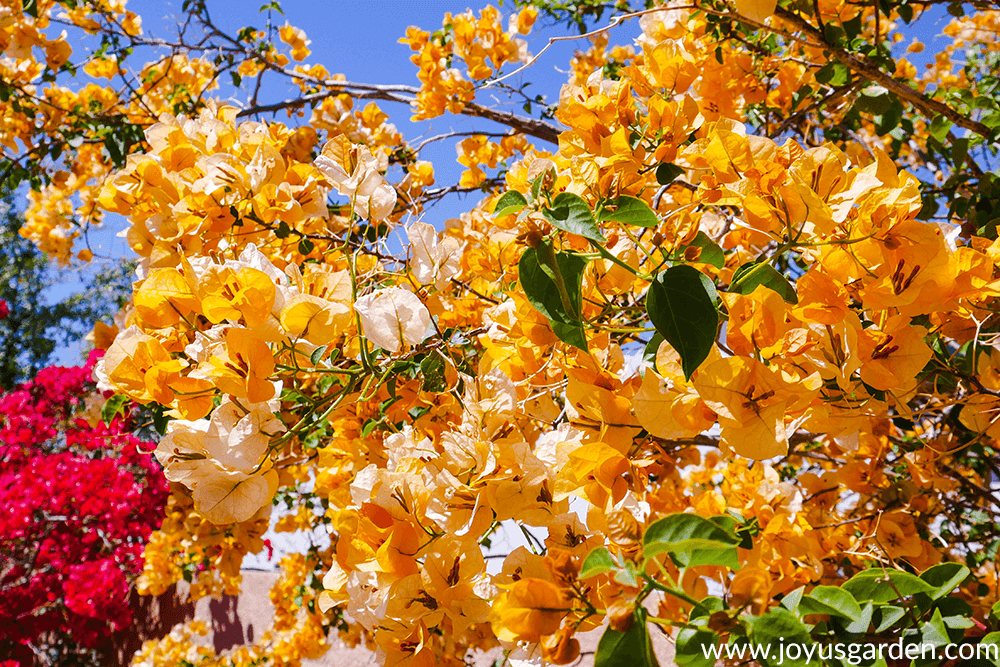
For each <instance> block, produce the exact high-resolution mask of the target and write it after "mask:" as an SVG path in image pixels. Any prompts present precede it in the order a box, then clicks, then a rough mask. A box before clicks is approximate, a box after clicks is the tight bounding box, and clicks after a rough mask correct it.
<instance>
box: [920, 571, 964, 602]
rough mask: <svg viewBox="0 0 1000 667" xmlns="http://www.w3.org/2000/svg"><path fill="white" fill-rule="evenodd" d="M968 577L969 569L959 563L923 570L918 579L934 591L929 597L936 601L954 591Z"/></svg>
mask: <svg viewBox="0 0 1000 667" xmlns="http://www.w3.org/2000/svg"><path fill="white" fill-rule="evenodd" d="M968 576H969V568H967V567H966V566H964V565H962V564H961V563H938V564H937V565H935V566H934V567H931V568H928V569H927V570H925V571H924V572H923V573H922V574H921V575H920V578H921V579H923V580H924V581H926V582H927V583H928V584H930V585H931V586H933V587H934V588H935V589H936V590H935V591H934V592H933V593H930V596H931V599H932V600H937V599H938V598H942V597H944V596H945V595H948V594H949V593H951V592H952V591H953V590H955V588H956V587H957V586H958V585H959V584H961V583H962V582H963V581H965V579H966V578H967V577H968Z"/></svg>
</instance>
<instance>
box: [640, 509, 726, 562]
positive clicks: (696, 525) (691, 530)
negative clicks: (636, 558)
mask: <svg viewBox="0 0 1000 667" xmlns="http://www.w3.org/2000/svg"><path fill="white" fill-rule="evenodd" d="M739 543H740V538H739V537H737V536H736V534H735V533H733V532H732V531H730V530H726V529H725V528H723V527H722V526H720V525H718V524H716V523H713V522H712V521H709V520H708V519H705V518H704V517H700V516H698V515H697V514H672V515H670V516H667V517H664V518H662V519H660V520H659V521H657V522H655V523H654V524H653V525H651V526H650V527H649V528H648V529H647V530H646V534H645V535H644V536H643V538H642V550H643V554H644V555H645V556H646V558H653V557H654V556H657V555H659V554H662V553H669V554H674V555H680V556H682V557H683V556H686V557H687V558H688V559H691V558H694V557H695V556H697V554H698V552H706V551H707V552H715V553H716V554H720V555H721V554H725V558H726V560H727V561H728V560H729V558H730V557H735V555H736V545H738V544H739ZM704 558H705V556H704V555H703V556H702V557H701V558H700V559H699V560H704ZM699 564H702V565H707V564H709V563H706V562H701V563H699ZM720 564H723V565H726V564H728V563H720Z"/></svg>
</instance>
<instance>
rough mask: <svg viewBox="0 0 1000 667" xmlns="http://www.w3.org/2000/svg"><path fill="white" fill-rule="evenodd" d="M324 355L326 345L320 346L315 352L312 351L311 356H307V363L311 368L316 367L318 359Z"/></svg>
mask: <svg viewBox="0 0 1000 667" xmlns="http://www.w3.org/2000/svg"><path fill="white" fill-rule="evenodd" d="M324 354H326V345H320V346H319V347H317V348H316V349H315V350H313V352H312V354H310V355H309V362H310V363H311V364H312V365H313V366H318V365H319V362H320V359H322V358H323V355H324Z"/></svg>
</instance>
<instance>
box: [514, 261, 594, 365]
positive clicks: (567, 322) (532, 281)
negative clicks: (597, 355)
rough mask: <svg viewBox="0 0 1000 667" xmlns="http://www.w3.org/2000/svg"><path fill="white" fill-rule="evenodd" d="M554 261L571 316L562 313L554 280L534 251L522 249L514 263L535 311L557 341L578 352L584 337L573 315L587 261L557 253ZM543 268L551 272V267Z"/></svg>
mask: <svg viewBox="0 0 1000 667" xmlns="http://www.w3.org/2000/svg"><path fill="white" fill-rule="evenodd" d="M555 258H556V259H555V264H556V266H557V267H558V270H559V273H558V277H559V278H560V279H561V280H562V282H563V284H564V287H565V290H566V294H567V297H568V299H569V302H570V304H569V305H570V306H571V308H572V309H573V311H574V313H573V314H571V313H568V312H566V307H565V304H564V302H563V301H564V300H563V299H562V298H561V296H560V293H559V287H558V286H557V284H556V280H555V279H553V277H551V276H550V275H549V272H547V271H545V270H544V269H543V268H542V265H541V264H540V263H539V258H538V252H537V251H536V250H535V248H528V249H526V250H525V251H524V254H523V255H521V260H520V261H519V262H518V271H519V273H520V280H521V288H522V289H523V290H524V294H525V296H527V297H528V301H529V302H530V303H531V305H532V306H534V307H535V310H537V311H538V312H540V313H541V314H542V315H544V316H545V317H546V318H548V320H549V325H550V326H551V327H552V331H553V332H554V333H555V335H556V336H557V337H558V338H559V340H561V341H563V342H564V343H567V344H569V345H572V346H573V347H577V348H579V349H581V350H586V349H587V337H586V335H584V332H583V324H582V323H581V322H580V320H579V319H578V318H577V317H576V315H575V313H579V312H580V305H581V300H582V297H581V296H580V283H581V281H582V279H583V269H584V267H586V266H587V260H586V258H584V257H582V256H580V255H578V254H576V253H572V252H557V253H555ZM546 268H549V270H550V271H552V268H551V267H546Z"/></svg>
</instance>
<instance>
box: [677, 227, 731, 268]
mask: <svg viewBox="0 0 1000 667" xmlns="http://www.w3.org/2000/svg"><path fill="white" fill-rule="evenodd" d="M688 248H700V249H701V254H699V255H698V257H697V258H696V259H692V260H687V259H685V258H686V253H685V251H686V250H687V249H688ZM671 259H673V260H674V261H678V262H680V261H691V262H700V263H701V264H710V265H712V266H714V267H715V268H717V269H721V268H722V267H723V266H725V265H726V255H725V253H724V252H723V251H722V248H721V247H719V244H718V243H716V242H715V241H713V240H712V239H711V238H710V237H709V236H708V234H706V233H705V232H698V234H697V236H695V237H694V240H693V241H691V243H688V244H687V245H684V246H681V247H679V248H677V250H675V251H674V253H673V255H671Z"/></svg>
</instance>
